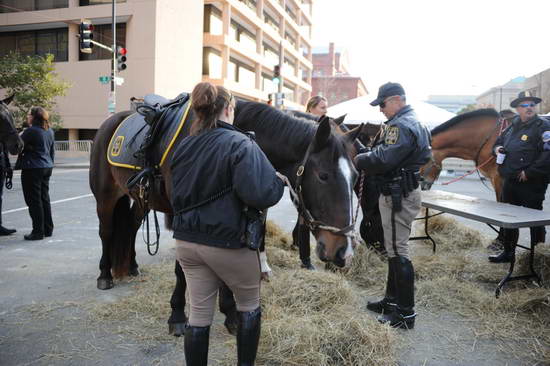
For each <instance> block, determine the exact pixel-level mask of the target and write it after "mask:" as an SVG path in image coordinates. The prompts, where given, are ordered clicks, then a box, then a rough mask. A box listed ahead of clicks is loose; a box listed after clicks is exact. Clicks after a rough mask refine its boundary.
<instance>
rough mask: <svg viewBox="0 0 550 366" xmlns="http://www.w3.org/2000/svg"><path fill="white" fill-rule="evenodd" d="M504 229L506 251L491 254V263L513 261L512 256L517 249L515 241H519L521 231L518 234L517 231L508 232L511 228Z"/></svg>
mask: <svg viewBox="0 0 550 366" xmlns="http://www.w3.org/2000/svg"><path fill="white" fill-rule="evenodd" d="M504 230H505V233H504V242H503V243H502V245H503V247H504V251H503V252H502V253H500V254H499V255H491V256H489V262H491V263H510V262H511V261H512V258H513V257H514V255H515V251H516V244H515V243H517V239H518V236H519V235H518V234H519V233H518V234H515V232H510V233H507V231H509V229H504ZM514 239H515V240H514ZM512 243H513V244H512Z"/></svg>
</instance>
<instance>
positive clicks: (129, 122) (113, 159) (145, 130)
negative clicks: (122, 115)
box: [107, 93, 191, 170]
mask: <svg viewBox="0 0 550 366" xmlns="http://www.w3.org/2000/svg"><path fill="white" fill-rule="evenodd" d="M190 107H191V102H190V99H189V95H188V94H186V93H182V94H180V95H179V96H178V97H177V98H176V99H173V100H168V99H166V98H164V97H161V96H159V95H154V94H151V95H148V96H146V97H145V103H144V104H143V105H141V106H139V107H138V111H139V112H142V111H143V110H141V108H144V110H147V111H152V112H149V113H144V114H141V113H133V114H131V115H129V116H128V117H127V118H126V119H125V120H124V121H122V122H121V123H120V125H119V126H118V128H117V129H116V131H115V133H114V134H113V136H112V137H111V141H110V142H109V148H108V150H107V160H108V161H109V164H111V165H113V166H117V167H122V168H128V169H134V170H142V169H144V168H145V164H146V163H148V164H149V165H150V166H153V167H155V168H158V167H160V166H162V165H163V164H164V162H165V160H166V157H167V156H168V153H169V152H170V150H171V149H172V148H173V145H174V142H175V141H176V139H177V138H178V136H179V135H180V134H181V133H182V131H183V130H184V129H186V121H187V119H188V117H189V110H190Z"/></svg>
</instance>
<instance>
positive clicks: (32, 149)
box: [21, 126, 55, 169]
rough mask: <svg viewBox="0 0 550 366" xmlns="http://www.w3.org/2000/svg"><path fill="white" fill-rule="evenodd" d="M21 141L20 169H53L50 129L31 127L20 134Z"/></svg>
mask: <svg viewBox="0 0 550 366" xmlns="http://www.w3.org/2000/svg"><path fill="white" fill-rule="evenodd" d="M21 139H22V140H23V142H24V143H25V148H24V149H23V156H22V158H21V169H36V168H53V162H54V157H55V148H54V132H53V130H52V129H51V128H50V129H48V130H45V129H43V128H41V127H37V126H31V127H29V128H27V129H26V130H25V131H24V132H23V133H22V134H21Z"/></svg>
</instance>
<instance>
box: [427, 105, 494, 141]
mask: <svg viewBox="0 0 550 366" xmlns="http://www.w3.org/2000/svg"><path fill="white" fill-rule="evenodd" d="M479 117H494V118H499V114H498V112H497V111H496V110H495V109H493V108H483V109H477V110H475V111H472V112H467V113H463V114H459V115H458V116H456V117H453V118H451V119H450V120H448V121H447V122H444V123H442V124H440V125H439V126H437V127H435V128H434V129H433V130H431V133H432V136H434V135H437V134H438V133H441V132H443V131H447V130H448V129H450V128H452V127H454V126H455V125H457V124H459V123H461V122H463V121H465V120H469V119H473V118H479Z"/></svg>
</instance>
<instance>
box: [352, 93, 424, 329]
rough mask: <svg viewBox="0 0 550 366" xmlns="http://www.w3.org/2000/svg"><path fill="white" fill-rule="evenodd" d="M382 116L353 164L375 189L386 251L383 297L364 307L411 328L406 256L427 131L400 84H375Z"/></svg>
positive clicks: (410, 289)
mask: <svg viewBox="0 0 550 366" xmlns="http://www.w3.org/2000/svg"><path fill="white" fill-rule="evenodd" d="M371 105H372V106H379V107H380V111H381V112H382V113H383V114H384V115H385V116H386V118H388V121H386V122H385V127H384V132H383V135H382V138H381V141H380V144H378V145H376V146H375V147H374V148H373V149H372V151H370V152H367V153H364V154H359V155H357V156H356V158H355V163H356V166H357V167H358V168H359V169H361V170H364V171H365V173H366V174H369V175H374V176H375V177H376V178H377V181H378V188H379V190H380V192H381V195H380V198H379V206H380V215H381V217H382V226H383V229H384V238H386V240H385V241H384V245H385V247H386V251H387V252H388V257H389V260H388V280H387V284H386V294H385V296H384V298H383V299H382V300H380V301H377V302H369V303H368V305H367V309H369V310H372V311H374V312H377V313H381V314H382V316H380V317H378V320H379V321H380V322H381V323H389V324H390V325H391V326H392V327H399V328H404V329H410V328H413V327H414V321H415V317H416V313H415V312H414V268H413V265H412V263H411V260H410V257H409V248H408V240H409V236H410V233H411V226H412V222H413V220H414V218H415V217H416V215H418V212H419V211H420V203H421V198H420V188H419V176H420V175H419V169H420V167H421V166H423V165H424V164H426V163H427V162H428V161H429V160H430V158H431V154H432V152H431V147H430V140H431V138H430V132H429V131H428V130H427V129H426V128H425V127H424V126H422V124H420V122H418V120H417V118H416V114H415V113H414V111H413V109H412V108H411V106H409V105H407V104H406V99H405V90H404V89H403V87H402V86H401V85H400V84H397V83H387V84H384V85H382V86H381V87H380V89H379V91H378V97H377V98H376V99H375V100H374V101H373V102H371Z"/></svg>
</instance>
